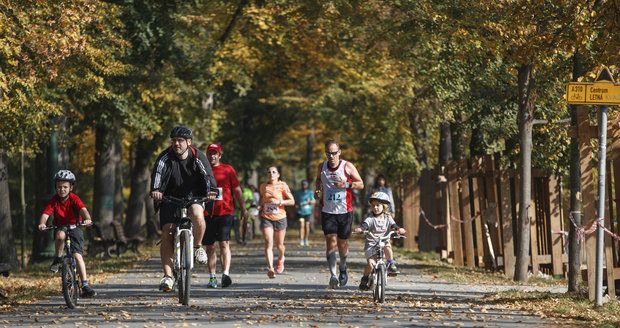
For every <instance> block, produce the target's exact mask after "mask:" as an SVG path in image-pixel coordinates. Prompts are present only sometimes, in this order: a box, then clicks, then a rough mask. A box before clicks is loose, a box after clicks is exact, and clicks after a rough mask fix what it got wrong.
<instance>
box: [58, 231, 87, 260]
mask: <svg viewBox="0 0 620 328" xmlns="http://www.w3.org/2000/svg"><path fill="white" fill-rule="evenodd" d="M58 230H62V231H64V232H65V238H69V240H71V252H72V253H78V254H84V232H82V229H80V228H73V229H69V227H63V228H60V229H56V230H55V231H54V239H56V231H58Z"/></svg>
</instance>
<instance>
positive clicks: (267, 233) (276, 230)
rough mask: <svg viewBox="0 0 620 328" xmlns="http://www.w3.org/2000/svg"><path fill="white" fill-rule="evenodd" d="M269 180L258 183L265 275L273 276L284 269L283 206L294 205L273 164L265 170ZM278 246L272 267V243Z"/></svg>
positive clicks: (284, 212)
mask: <svg viewBox="0 0 620 328" xmlns="http://www.w3.org/2000/svg"><path fill="white" fill-rule="evenodd" d="M267 175H268V176H269V181H268V182H266V183H263V184H261V185H260V201H259V204H260V228H261V231H262V232H263V238H264V239H265V259H266V260H267V267H268V268H267V276H268V277H269V278H275V276H276V273H278V274H280V273H282V272H283V271H284V236H285V235H286V211H285V210H284V206H294V205H295V198H294V197H293V194H292V193H291V190H290V189H289V187H288V185H287V184H286V182H284V181H280V172H278V169H277V168H276V167H275V166H272V167H270V168H269V170H268V171H267ZM274 241H275V244H276V247H277V248H278V253H279V257H278V264H277V265H276V268H275V270H274V268H273V244H274Z"/></svg>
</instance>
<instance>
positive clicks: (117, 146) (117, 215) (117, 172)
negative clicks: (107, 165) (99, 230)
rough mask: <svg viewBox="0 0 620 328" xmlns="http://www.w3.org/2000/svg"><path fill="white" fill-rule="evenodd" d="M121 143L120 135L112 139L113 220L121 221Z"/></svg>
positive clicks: (122, 205) (122, 201)
mask: <svg viewBox="0 0 620 328" xmlns="http://www.w3.org/2000/svg"><path fill="white" fill-rule="evenodd" d="M122 159H123V143H122V137H120V136H119V137H118V138H116V140H115V141H114V221H117V222H123V207H124V204H123V203H124V200H123V169H122V166H123V161H122Z"/></svg>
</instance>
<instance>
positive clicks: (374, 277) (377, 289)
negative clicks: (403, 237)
mask: <svg viewBox="0 0 620 328" xmlns="http://www.w3.org/2000/svg"><path fill="white" fill-rule="evenodd" d="M394 233H395V231H390V232H389V233H387V234H386V235H383V236H377V235H375V234H373V233H371V232H369V231H365V232H364V234H365V235H369V236H372V237H373V238H374V239H375V240H378V244H377V252H376V254H375V257H376V258H375V264H374V266H373V268H372V274H371V278H370V279H371V282H370V283H369V285H370V286H371V288H372V289H373V298H374V300H375V302H379V303H383V301H384V298H385V288H386V286H387V272H386V271H387V266H386V262H385V251H384V250H383V249H384V248H385V245H386V243H387V241H388V240H389V239H390V238H391V237H392V235H393V234H394Z"/></svg>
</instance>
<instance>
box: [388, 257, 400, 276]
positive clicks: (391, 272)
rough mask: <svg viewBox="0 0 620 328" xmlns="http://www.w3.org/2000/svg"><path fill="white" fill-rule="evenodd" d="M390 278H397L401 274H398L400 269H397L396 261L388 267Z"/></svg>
mask: <svg viewBox="0 0 620 328" xmlns="http://www.w3.org/2000/svg"><path fill="white" fill-rule="evenodd" d="M387 269H388V270H387V271H388V276H390V277H396V276H397V275H398V274H399V273H400V272H398V268H397V267H396V261H391V262H390V263H389V264H388V267H387Z"/></svg>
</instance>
